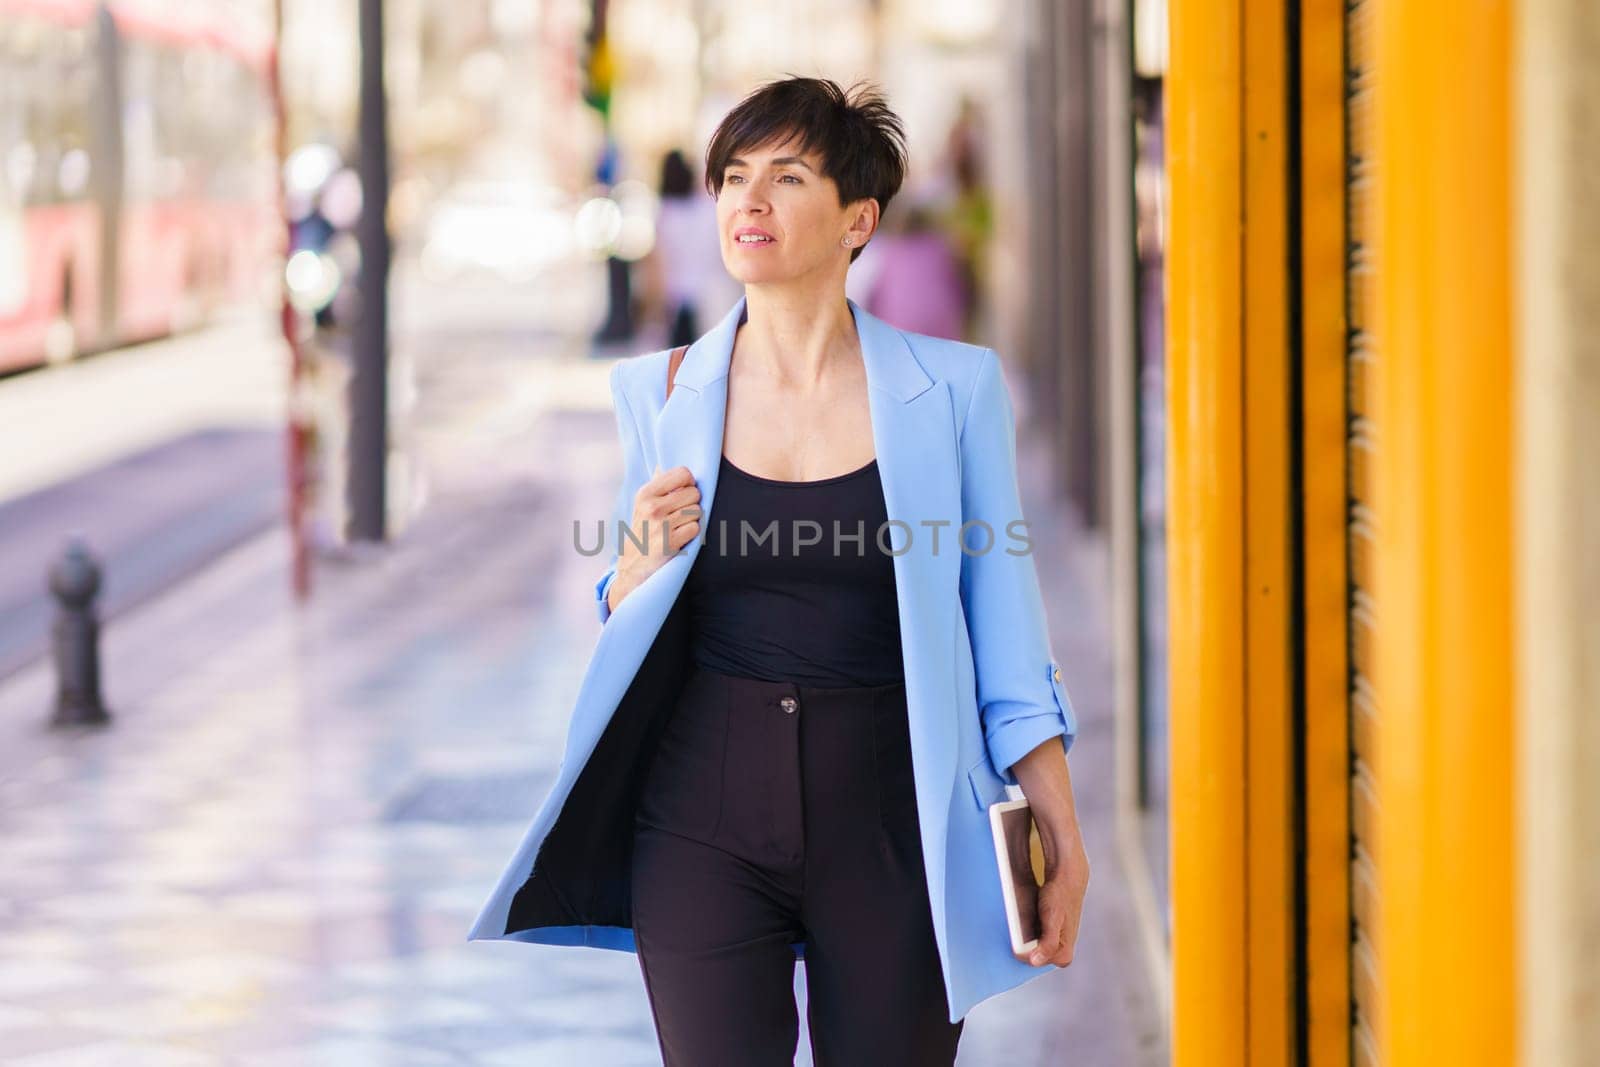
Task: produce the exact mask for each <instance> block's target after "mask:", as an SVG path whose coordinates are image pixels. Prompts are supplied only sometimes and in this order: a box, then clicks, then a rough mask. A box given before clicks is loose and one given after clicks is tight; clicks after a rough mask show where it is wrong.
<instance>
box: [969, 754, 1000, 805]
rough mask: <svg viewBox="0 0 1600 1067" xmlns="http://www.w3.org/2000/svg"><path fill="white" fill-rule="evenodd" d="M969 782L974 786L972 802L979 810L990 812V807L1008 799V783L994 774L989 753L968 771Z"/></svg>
mask: <svg viewBox="0 0 1600 1067" xmlns="http://www.w3.org/2000/svg"><path fill="white" fill-rule="evenodd" d="M967 781H968V782H969V783H970V784H971V785H972V801H973V803H975V804H976V805H977V806H978V810H979V811H981V812H984V813H987V812H988V811H989V805H990V804H994V803H998V802H999V801H1002V800H1005V799H1006V783H1005V779H1003V778H1001V777H1000V776H999V775H998V774H996V773H995V772H994V766H993V764H991V763H990V761H989V756H988V754H987V753H985V754H984V757H983V758H982V759H980V760H979V761H978V762H977V763H974V764H973V765H972V766H971V767H970V768H969V769H968V770H967Z"/></svg>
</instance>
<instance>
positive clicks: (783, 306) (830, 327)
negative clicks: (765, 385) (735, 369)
mask: <svg viewBox="0 0 1600 1067" xmlns="http://www.w3.org/2000/svg"><path fill="white" fill-rule="evenodd" d="M860 356H861V346H860V343H859V340H858V339H857V337H856V324H855V316H854V315H853V314H852V313H851V311H850V305H849V304H848V303H846V302H845V296H844V292H843V291H842V290H841V289H838V288H833V289H831V290H830V292H829V294H828V295H827V296H826V297H819V295H818V294H816V293H814V292H807V293H800V292H796V291H794V290H792V289H790V290H787V291H783V290H780V291H764V290H762V289H760V288H759V287H756V286H746V287H745V321H744V322H743V324H741V325H740V326H739V329H738V333H737V334H736V336H735V338H734V353H733V358H734V359H736V360H739V361H740V362H742V363H743V364H744V365H745V366H746V368H748V369H754V370H756V372H757V373H758V374H760V375H761V376H762V377H764V378H768V379H769V380H770V381H771V382H772V384H773V385H774V386H777V387H781V388H786V389H789V388H792V389H796V390H798V391H800V392H808V391H810V390H811V389H814V388H816V387H817V386H819V385H821V384H822V383H823V381H824V380H825V379H827V378H828V377H830V376H831V374H832V373H833V368H834V365H835V364H836V363H847V362H852V361H859V360H860Z"/></svg>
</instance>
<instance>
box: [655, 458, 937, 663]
mask: <svg viewBox="0 0 1600 1067" xmlns="http://www.w3.org/2000/svg"><path fill="white" fill-rule="evenodd" d="M887 521H888V512H887V509H886V508H885V506H884V500H883V483H882V481H881V480H880V478H879V476H878V461H877V460H876V459H874V460H872V461H871V462H869V463H868V464H867V465H866V466H864V467H860V468H857V469H856V470H854V471H851V472H850V473H849V474H840V475H837V476H835V477H833V478H822V479H818V480H816V481H809V482H785V481H777V480H774V479H771V478H761V477H758V476H756V475H754V474H749V473H747V472H745V471H742V470H740V469H739V468H738V467H735V466H734V465H733V464H732V463H730V462H729V461H728V459H727V457H726V456H724V457H723V458H722V465H721V470H720V473H719V474H718V476H717V492H716V499H715V500H714V502H713V503H712V507H711V515H710V516H709V521H708V522H707V523H706V525H705V527H704V528H703V530H702V531H701V534H700V536H701V537H702V538H703V539H704V541H705V543H704V544H702V545H701V546H700V551H699V554H698V555H697V556H696V557H695V561H694V566H693V567H691V568H690V570H689V575H688V578H687V579H686V585H687V595H688V596H689V615H690V629H691V637H690V642H691V649H692V655H693V658H694V662H695V664H696V665H697V666H699V667H702V668H704V669H706V670H711V671H717V672H719V673H721V674H733V675H738V676H740V677H744V678H760V679H763V680H767V681H786V682H793V683H795V684H796V685H813V686H867V685H889V684H892V683H895V682H901V681H904V679H905V667H904V663H903V661H902V660H901V650H900V615H899V602H898V600H897V598H896V596H895V581H894V558H893V557H892V556H891V555H889V554H888V552H886V551H884V549H883V547H881V546H880V543H879V542H880V531H881V541H882V544H883V545H891V546H892V543H893V541H892V537H891V535H892V533H893V531H892V530H891V529H888V528H884V525H883V524H884V523H885V522H887ZM836 530H837V538H836V537H835V531H836ZM858 535H859V536H858ZM741 545H742V548H741ZM797 553H798V554H797Z"/></svg>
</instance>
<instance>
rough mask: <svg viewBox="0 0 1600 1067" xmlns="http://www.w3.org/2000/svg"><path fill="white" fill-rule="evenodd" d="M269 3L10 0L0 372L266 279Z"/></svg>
mask: <svg viewBox="0 0 1600 1067" xmlns="http://www.w3.org/2000/svg"><path fill="white" fill-rule="evenodd" d="M267 3H270V0H267ZM265 8H266V3H263V2H260V0H236V2H233V3H229V2H227V0H204V2H200V3H194V2H186V3H185V2H176V0H0V373H4V372H6V371H11V370H17V369H19V368H23V367H31V366H36V365H39V364H43V363H46V362H53V361H61V360H66V359H70V358H72V357H73V356H74V355H77V354H79V353H84V352H92V351H97V350H101V349H106V348H113V347H116V346H117V345H121V344H127V343H129V342H133V341H140V340H146V339H149V338H153V337H160V336H163V335H166V334H170V333H175V332H180V331H182V330H185V329H188V328H190V327H192V326H194V325H197V324H199V323H200V322H203V321H204V320H205V319H206V317H207V316H208V315H209V314H210V313H211V311H212V310H213V309H215V308H216V307H218V306H220V305H222V304H225V303H229V302H234V301H238V300H242V299H249V298H254V297H257V296H258V295H259V294H260V293H261V292H262V288H261V287H262V285H263V284H264V274H265V272H266V271H268V270H271V269H272V264H273V262H274V259H275V256H276V254H277V253H278V251H279V249H280V248H281V244H282V236H283V223H282V220H281V213H280V209H279V207H278V204H277V187H276V171H275V167H276V162H275V160H276V157H275V152H274V141H273V138H274V124H273V110H272V99H271V95H270V93H271V78H270V73H271V64H272V62H273V41H272V37H271V25H272V23H271V21H270V19H268V18H265V17H263V15H262V9H265ZM252 16H254V17H252Z"/></svg>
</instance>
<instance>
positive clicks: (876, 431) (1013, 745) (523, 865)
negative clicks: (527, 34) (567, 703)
mask: <svg viewBox="0 0 1600 1067" xmlns="http://www.w3.org/2000/svg"><path fill="white" fill-rule="evenodd" d="M848 303H849V306H850V310H851V312H852V314H853V315H854V316H855V324H856V331H857V335H858V337H859V339H860V343H861V353H862V358H863V360H864V362H865V366H866V378H867V385H868V394H869V406H870V411H871V418H872V439H873V445H874V447H875V449H876V455H877V459H878V471H879V474H880V476H881V478H882V480H883V491H884V498H885V504H886V506H887V511H888V517H889V520H890V523H891V529H892V533H891V534H890V535H889V538H888V539H889V543H890V544H891V545H892V546H893V550H894V551H896V552H898V553H899V554H897V555H895V556H894V563H893V566H894V576H895V585H896V593H897V596H898V598H899V614H900V633H901V643H902V649H903V658H904V662H905V684H906V699H907V703H908V706H909V713H910V726H911V749H912V761H913V766H914V770H915V779H916V799H917V809H918V815H919V820H920V824H921V832H922V845H923V857H924V866H925V868H926V874H927V886H928V899H929V902H930V904H931V905H932V911H933V924H934V930H935V933H936V935H937V940H938V947H939V958H940V961H941V962H942V964H943V967H944V975H945V979H946V982H945V985H946V989H947V990H948V994H949V1009H950V1021H951V1022H955V1021H957V1020H958V1019H960V1018H962V1017H963V1016H964V1015H966V1013H967V1012H968V1010H969V1009H971V1007H972V1006H973V1005H975V1004H977V1003H979V1002H980V1001H982V1000H985V999H987V998H988V997H991V996H993V995H995V994H996V993H1000V992H1003V991H1004V990H1007V989H1011V988H1013V987H1015V986H1018V985H1021V984H1022V983H1024V982H1026V981H1028V980H1029V979H1031V978H1035V977H1037V976H1039V975H1041V974H1043V973H1046V972H1047V971H1048V970H1050V969H1051V965H1048V964H1047V965H1044V966H1042V967H1032V966H1029V965H1028V964H1026V963H1024V962H1022V961H1020V960H1018V959H1017V958H1016V957H1014V956H1013V955H1012V954H1011V947H1010V940H1009V936H1008V934H1007V929H1006V920H1005V911H1004V904H1003V897H1002V896H1001V890H1000V876H999V871H998V868H997V864H996V862H995V850H994V843H993V839H992V836H991V833H990V829H989V819H988V807H989V805H990V804H992V803H994V802H996V801H999V800H1004V799H1006V798H1007V797H1008V795H1020V791H1018V790H1009V791H1008V790H1007V788H1006V787H1007V786H1015V785H1016V778H1015V776H1014V775H1013V774H1012V772H1011V765H1012V764H1013V763H1014V762H1015V761H1016V760H1018V759H1019V758H1021V757H1022V756H1024V755H1026V754H1027V753H1028V752H1029V751H1030V750H1032V749H1033V748H1034V747H1035V746H1036V745H1039V744H1040V743H1042V742H1044V741H1047V740H1049V739H1050V738H1052V737H1058V736H1059V737H1061V738H1062V741H1063V743H1064V744H1065V745H1067V746H1069V747H1070V746H1071V744H1072V741H1073V738H1074V737H1075V736H1076V734H1077V716H1076V715H1075V714H1074V712H1073V709H1072V705H1071V703H1070V702H1069V700H1068V697H1067V691H1066V688H1065V686H1064V684H1063V682H1062V678H1061V671H1060V669H1059V667H1058V664H1057V662H1056V659H1055V657H1054V656H1053V655H1052V653H1051V648H1050V640H1049V634H1048V631H1047V628H1046V622H1045V613H1044V605H1043V602H1042V600H1041V596H1040V592H1039V582H1038V575H1037V572H1036V568H1035V564H1034V560H1033V557H1032V555H1031V554H1030V553H1028V551H1027V544H1026V534H1025V533H1022V532H1019V528H1018V527H1015V526H1012V527H1009V529H1008V524H1011V523H1013V521H1014V520H1021V519H1023V514H1022V505H1021V501H1020V498H1019V492H1018V479H1017V467H1016V447H1015V443H1016V438H1015V429H1014V424H1013V416H1012V406H1011V400H1010V397H1009V396H1008V394H1007V391H1006V384H1005V380H1004V377H1003V374H1002V372H1001V365H1000V360H999V359H998V357H996V355H995V353H994V352H993V351H992V350H991V349H987V348H981V347H978V346H975V345H969V344H963V343H960V342H957V341H949V340H944V339H941V338H936V337H930V336H926V335H923V334H917V333H909V332H906V331H903V330H900V329H897V328H895V327H894V326H891V325H890V324H888V323H887V322H884V321H883V320H881V319H878V318H876V317H875V316H873V315H870V314H868V313H867V312H865V311H863V310H862V309H861V308H860V307H859V306H858V305H857V304H856V303H855V302H854V301H849V302H848ZM744 310H745V301H744V299H743V298H741V299H740V300H739V302H738V303H737V304H736V305H735V306H734V307H733V308H732V309H731V310H730V311H729V312H728V313H727V315H725V316H724V317H723V319H722V321H721V322H719V323H718V324H717V325H716V326H715V327H714V328H713V329H712V330H711V331H710V332H709V333H707V334H705V335H704V336H703V337H701V338H700V339H699V340H698V341H696V342H695V343H694V344H692V345H691V346H690V347H689V350H688V352H687V353H686V354H685V356H684V359H683V362H682V364H681V365H680V367H679V369H678V375H677V379H676V384H675V386H674V388H673V391H672V397H671V399H670V400H668V401H666V402H665V403H663V401H664V393H665V390H666V369H667V359H668V356H669V354H670V353H669V352H668V351H666V350H663V351H659V352H652V353H649V354H647V355H641V356H634V357H630V358H626V359H622V360H619V361H618V362H617V364H616V365H615V367H614V368H613V370H612V373H611V388H612V394H613V401H614V404H615V408H616V415H617V425H618V430H619V433H620V436H621V441H622V448H623V458H624V464H625V470H624V477H623V481H622V485H621V487H620V489H619V491H618V493H617V497H616V503H615V507H614V514H613V516H612V520H611V524H610V527H609V529H608V530H607V532H606V539H607V541H608V543H610V544H611V547H612V559H611V566H610V567H609V568H607V570H606V571H605V573H604V574H603V575H602V576H601V578H600V580H599V581H598V582H597V583H596V586H595V596H596V602H597V610H598V614H599V616H600V618H601V621H602V623H603V625H602V626H601V629H600V633H599V637H598V639H597V641H596V643H595V646H594V650H593V652H592V654H591V656H590V659H589V663H588V666H587V668H586V669H585V671H584V675H583V680H582V682H581V685H580V688H579V691H578V697H577V703H576V706H575V707H574V708H573V710H572V715H571V724H570V726H569V728H568V733H567V740H566V748H565V755H564V758H563V761H562V764H561V767H560V770H559V771H558V772H557V775H556V779H555V782H554V784H553V785H552V786H551V787H550V791H549V793H548V794H547V795H546V797H545V799H544V802H543V803H542V804H541V805H540V806H539V809H538V811H537V813H536V814H535V815H534V817H533V821H532V824H531V825H530V826H529V827H528V829H527V831H526V833H525V834H524V836H523V839H522V842H521V844H520V845H519V846H518V847H517V849H516V852H515V854H514V855H513V856H512V857H511V860H510V862H509V863H508V864H507V866H506V868H505V871H504V873H503V874H502V875H501V877H500V880H499V883H498V884H497V885H496V886H495V887H494V891H493V892H492V893H491V894H490V895H489V898H488V900H487V902H486V903H485V904H484V905H483V908H482V911H481V912H480V914H479V915H478V918H477V921H476V922H475V923H474V924H473V926H472V929H471V932H470V933H469V935H468V938H469V940H494V939H509V940H516V941H526V942H534V943H542V944H560V945H590V946H595V947H599V948H610V949H619V950H624V951H629V952H633V951H637V950H636V948H635V946H634V941H633V929H632V923H631V911H630V904H629V901H630V900H631V896H630V894H631V885H630V884H629V880H630V876H629V873H628V863H629V858H630V856H631V831H632V826H633V823H632V808H633V805H634V804H635V803H636V802H637V796H638V787H639V784H640V783H639V779H640V778H641V777H642V773H643V769H644V768H645V766H647V760H648V756H649V753H650V751H651V746H652V744H653V740H654V738H655V737H656V736H659V730H660V727H661V723H662V721H663V720H662V718H661V717H662V716H663V715H664V714H665V713H666V711H667V709H669V708H670V705H671V701H672V698H673V697H674V696H675V694H676V685H677V684H679V683H681V680H682V678H683V676H684V667H683V662H682V661H683V660H684V659H686V655H685V651H684V650H685V649H686V648H687V644H686V640H685V638H684V634H685V632H686V631H685V627H684V624H683V616H684V614H685V613H684V612H683V610H682V605H681V604H680V602H679V597H678V593H679V591H680V590H681V589H682V588H683V586H684V579H685V577H686V576H687V575H688V573H689V568H690V567H691V566H693V564H694V560H695V556H696V554H697V553H698V551H699V550H700V547H701V545H702V544H703V543H704V538H703V537H701V538H697V539H696V540H695V541H693V542H691V543H690V544H689V545H687V546H685V548H684V550H683V551H682V552H681V553H680V554H679V555H676V556H674V557H673V558H671V559H669V560H668V561H667V562H666V563H665V564H663V565H662V566H661V567H660V568H659V569H657V570H656V571H655V572H654V573H652V574H651V575H650V576H649V577H648V578H647V579H646V580H645V581H644V582H643V583H642V584H641V585H640V586H639V587H638V588H636V589H635V590H634V591H633V592H632V593H631V594H629V595H628V596H627V597H626V598H625V599H624V600H623V601H622V602H621V603H620V604H619V605H618V606H617V610H616V611H615V612H608V611H607V608H606V603H605V594H606V590H607V587H608V586H609V584H610V582H611V580H612V578H613V577H614V576H615V566H616V557H615V544H616V540H617V525H616V524H617V523H618V522H628V521H630V520H631V518H632V513H633V498H634V494H635V493H636V492H637V491H638V489H639V487H640V486H641V485H642V484H643V483H644V482H645V481H646V480H647V479H648V478H649V477H650V476H651V474H652V473H653V472H654V471H655V470H656V469H657V468H659V469H663V470H664V469H667V468H670V467H675V466H679V465H684V466H687V467H688V468H689V470H690V471H691V472H692V473H693V475H694V479H695V482H696V484H697V485H698V486H699V487H700V507H701V509H702V515H703V516H709V515H710V514H711V509H712V505H713V502H714V501H715V499H716V493H717V474H718V470H719V464H720V460H721V455H722V439H723V424H724V418H725V414H726V407H727V395H728V364H729V361H730V357H731V355H732V351H733V342H734V336H735V333H736V332H737V330H738V327H739V324H740V323H741V322H742V321H743V318H744ZM977 520H981V522H982V523H985V524H987V528H988V530H990V531H992V537H993V541H992V546H991V547H990V548H989V550H988V551H986V552H983V551H980V550H981V549H983V548H984V547H985V544H986V543H987V542H988V539H989V537H988V535H987V534H986V533H985V532H984V528H983V526H982V525H974V527H973V528H971V529H969V530H968V531H967V533H966V534H965V536H964V538H963V541H962V542H961V543H958V542H957V541H956V533H957V530H958V528H960V527H961V526H962V524H963V523H976V521H977ZM901 524H903V525H901ZM709 526H710V524H709V523H708V522H704V521H703V522H702V531H704V530H705V529H708V528H709ZM935 534H937V536H935ZM963 545H964V546H965V549H966V550H965V551H963V547H962V546H963ZM684 599H685V601H686V600H687V598H684ZM569 800H571V801H572V812H571V816H570V817H569V818H568V819H566V820H565V821H563V819H562V814H563V811H564V810H565V808H566V806H567V805H568V803H569ZM794 948H795V951H796V954H797V955H798V956H800V957H801V958H804V953H805V943H804V942H803V941H802V942H797V943H796V944H795V946H794Z"/></svg>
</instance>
